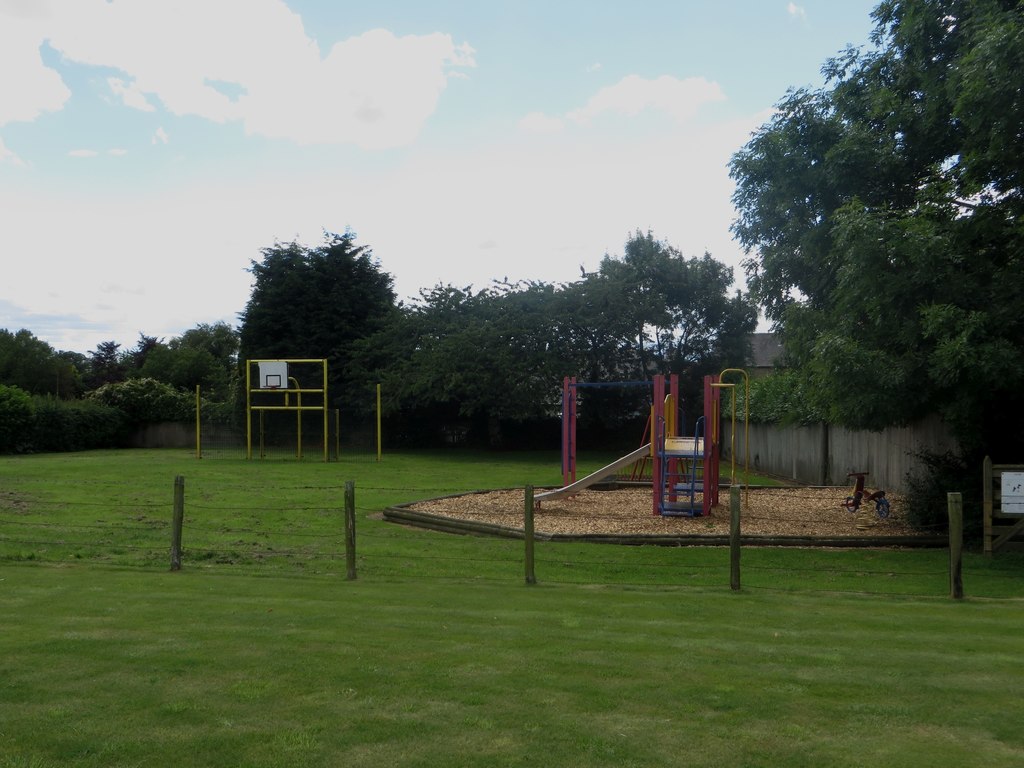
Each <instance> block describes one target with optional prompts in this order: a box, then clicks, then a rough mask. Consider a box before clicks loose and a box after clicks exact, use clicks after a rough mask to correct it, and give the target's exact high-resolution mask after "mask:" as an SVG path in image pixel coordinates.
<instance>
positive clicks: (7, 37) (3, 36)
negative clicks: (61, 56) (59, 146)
mask: <svg viewBox="0 0 1024 768" xmlns="http://www.w3.org/2000/svg"><path fill="white" fill-rule="evenodd" d="M19 9H23V6H22V4H14V5H9V4H4V5H0V72H3V73H4V74H3V77H0V126H2V125H5V124H7V123H11V122H14V121H26V122H27V121H31V120H35V119H36V118H37V117H39V116H40V115H41V114H43V113H44V112H53V111H56V110H59V109H62V108H63V106H64V104H65V102H66V101H67V100H68V99H69V98H70V97H71V91H70V90H69V89H68V87H67V86H66V85H65V84H64V81H63V80H61V78H60V75H58V74H57V73H56V72H55V71H53V70H52V69H49V68H48V67H46V66H45V65H44V64H43V58H42V56H41V55H40V53H39V49H40V46H41V45H42V43H43V39H44V33H45V28H46V19H45V18H38V16H37V15H30V14H27V13H22V12H21V11H19ZM39 10H40V11H41V10H42V6H40V7H39Z"/></svg>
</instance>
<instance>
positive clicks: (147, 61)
mask: <svg viewBox="0 0 1024 768" xmlns="http://www.w3.org/2000/svg"><path fill="white" fill-rule="evenodd" d="M49 7H51V8H52V9H53V12H52V13H51V14H50V15H49V16H47V17H45V18H32V19H23V18H20V17H18V18H14V17H13V16H11V15H10V12H8V17H7V18H5V17H4V16H3V15H2V14H3V11H2V10H0V20H2V21H3V23H2V24H0V69H2V71H5V72H18V73H20V75H21V76H20V77H19V78H11V77H4V78H3V79H2V80H0V125H2V124H3V123H4V122H10V121H11V120H32V119H34V118H35V117H37V116H38V115H39V114H41V113H42V112H43V111H47V110H57V109H60V108H61V107H62V106H63V104H64V103H65V102H66V101H67V99H68V97H69V95H70V92H69V91H68V88H67V86H66V85H64V83H63V82H62V81H61V79H60V77H59V76H58V75H57V73H56V72H54V71H53V70H51V69H48V68H46V67H45V66H43V63H42V59H41V57H40V55H39V46H40V44H42V42H43V41H44V40H46V41H47V42H48V43H49V45H51V46H52V47H53V48H54V49H55V50H57V51H58V52H59V53H60V54H62V55H63V56H64V57H65V59H66V60H68V61H70V62H77V63H82V64H89V65H94V66H103V67H112V68H116V69H118V70H120V71H121V72H122V73H124V75H125V77H123V78H122V77H113V78H110V80H109V81H108V83H109V86H110V88H111V89H112V91H113V92H114V93H115V94H116V95H117V96H118V97H119V98H121V99H122V100H123V102H124V103H125V104H127V105H128V106H131V107H134V108H136V109H143V110H146V111H152V110H153V109H155V106H154V103H153V99H158V100H159V102H160V103H161V104H162V105H163V107H164V108H166V109H167V110H169V111H170V112H172V113H174V114H176V115H197V116H199V117H203V118H206V119H208V120H212V121H214V122H226V121H229V120H240V121H242V122H243V124H244V126H245V130H246V131H247V132H248V133H250V134H260V135H263V136H268V137H272V138H284V139H291V140H293V141H296V142H300V143H354V144H357V145H359V146H361V147H364V148H383V147H395V146H402V145H406V144H409V143H410V142H412V141H413V140H414V139H415V138H416V136H417V135H418V133H419V131H420V129H421V128H422V126H423V124H424V122H425V121H426V120H427V119H428V118H429V117H430V115H431V114H433V112H434V111H435V110H436V108H437V104H438V100H439V99H440V96H441V93H442V92H443V91H444V89H445V88H446V87H447V84H448V82H449V80H450V79H451V78H452V77H455V76H457V75H458V74H459V73H460V71H461V70H464V69H466V68H469V67H473V66H475V60H474V53H475V52H474V50H473V49H472V47H471V46H469V45H468V44H467V43H461V44H456V43H455V42H454V41H453V40H452V38H451V36H449V35H447V34H442V33H433V34H427V35H407V36H403V37H397V36H395V35H394V34H392V33H391V32H389V31H387V30H383V29H375V30H370V31H368V32H365V33H363V34H360V35H357V36H354V37H350V38H348V39H346V40H342V41H340V42H338V43H335V44H334V45H333V46H332V47H331V49H330V50H329V51H328V52H327V53H326V55H321V51H320V49H319V47H318V45H317V43H316V42H315V41H314V40H313V39H312V38H310V37H309V36H307V35H306V33H305V30H304V29H303V26H302V20H301V18H300V17H299V16H298V15H297V14H296V13H294V12H292V11H291V10H290V9H289V8H288V7H287V5H285V4H284V2H282V1H281V0H218V2H216V3H210V2H208V0H176V2H174V3H168V2H166V0H135V1H134V2H116V3H110V2H107V1H106V0H53V1H52V2H51V5H50V6H49ZM241 19H244V23H240V20H241ZM218 84H220V86H222V87H218ZM228 86H230V87H228Z"/></svg>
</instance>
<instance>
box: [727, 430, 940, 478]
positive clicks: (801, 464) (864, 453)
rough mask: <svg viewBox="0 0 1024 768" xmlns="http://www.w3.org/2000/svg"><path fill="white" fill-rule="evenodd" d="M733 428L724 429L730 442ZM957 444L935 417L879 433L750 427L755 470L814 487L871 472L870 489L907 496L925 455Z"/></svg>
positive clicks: (739, 436) (740, 447)
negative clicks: (909, 481) (921, 455)
mask: <svg viewBox="0 0 1024 768" xmlns="http://www.w3.org/2000/svg"><path fill="white" fill-rule="evenodd" d="M730 429H731V425H730V424H728V423H727V424H726V425H725V426H724V430H725V435H726V439H725V440H724V441H723V442H726V443H727V441H728V437H727V436H728V434H729V430H730ZM956 448H957V444H956V441H955V440H954V439H953V437H952V435H951V434H950V432H949V430H948V428H947V427H946V425H945V424H943V423H942V421H941V420H940V419H938V418H937V417H934V418H929V419H925V420H923V421H921V422H918V423H917V424H913V425H911V426H909V427H891V428H889V429H884V430H882V431H880V432H867V431H856V430H850V429H845V428H843V427H836V426H830V425H825V424H821V425H815V426H812V427H782V426H777V425H772V424H751V425H750V462H751V467H752V469H754V470H755V471H760V472H765V473H768V474H772V475H778V476H780V477H787V478H790V479H792V480H795V481H797V482H800V483H808V484H811V485H846V484H847V483H848V482H850V481H848V480H847V474H848V473H850V472H867V473H868V485H869V486H871V487H873V488H885V489H886V490H891V491H896V492H900V491H905V490H906V485H907V475H908V473H912V472H915V471H917V470H918V469H919V468H920V465H921V462H920V461H919V460H918V458H917V454H918V453H919V452H921V451H931V452H934V453H944V452H945V451H954V452H955V451H956ZM736 450H737V461H742V460H743V427H742V425H739V426H738V427H737V449H736Z"/></svg>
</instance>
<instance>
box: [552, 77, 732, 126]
mask: <svg viewBox="0 0 1024 768" xmlns="http://www.w3.org/2000/svg"><path fill="white" fill-rule="evenodd" d="M724 99H725V95H724V94H723V93H722V89H721V88H720V87H719V86H718V83H714V82H711V81H709V80H706V79H705V78H703V77H688V78H686V79H685V80H680V79H678V78H675V77H672V76H670V75H662V76H661V77H659V78H656V79H654V80H648V79H645V78H643V77H640V76H639V75H629V76H627V77H624V78H623V79H622V80H620V81H619V82H618V83H616V84H615V85H610V86H608V87H606V88H602V89H601V90H599V91H598V92H597V93H595V94H594V95H593V96H592V97H591V98H590V100H589V101H588V102H587V103H586V105H585V106H583V107H581V108H579V109H574V110H572V111H571V112H569V113H568V114H567V115H566V117H567V118H568V119H570V120H573V121H575V122H579V123H585V122H588V121H590V120H593V119H594V118H595V117H598V116H599V115H602V114H605V113H613V114H620V115H626V116H628V117H633V116H636V115H638V114H639V113H640V112H642V111H644V110H647V109H652V110H658V111H661V112H665V113H667V114H669V115H671V116H672V118H673V119H674V120H675V121H676V122H677V123H685V122H686V121H687V120H689V119H690V118H692V117H693V116H694V114H696V112H697V110H699V109H700V108H701V107H702V106H703V105H704V104H707V103H708V102H712V101H722V100H724Z"/></svg>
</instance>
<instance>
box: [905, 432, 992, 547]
mask: <svg viewBox="0 0 1024 768" xmlns="http://www.w3.org/2000/svg"><path fill="white" fill-rule="evenodd" d="M915 456H916V458H917V459H918V460H919V461H920V462H921V468H920V469H919V470H917V471H916V472H908V473H907V492H906V494H905V496H906V502H907V520H908V522H909V523H910V524H911V525H913V526H914V527H915V528H918V529H923V530H932V531H936V532H940V531H944V530H946V529H947V528H948V527H949V516H948V500H947V494H948V493H951V492H955V493H960V494H962V496H963V505H964V535H965V536H966V537H968V538H972V539H973V538H977V537H978V536H980V535H981V527H982V510H981V494H980V491H979V489H980V486H981V483H980V476H981V469H980V467H978V468H972V467H970V466H968V464H967V462H966V461H964V459H963V457H961V456H958V455H957V454H954V453H952V452H950V451H946V452H945V453H933V452H932V451H920V452H918V453H917V454H915Z"/></svg>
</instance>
